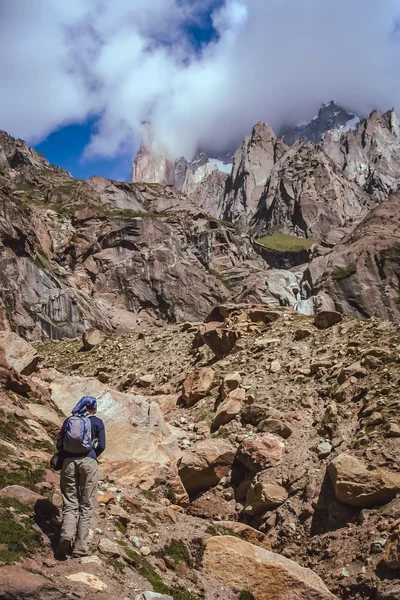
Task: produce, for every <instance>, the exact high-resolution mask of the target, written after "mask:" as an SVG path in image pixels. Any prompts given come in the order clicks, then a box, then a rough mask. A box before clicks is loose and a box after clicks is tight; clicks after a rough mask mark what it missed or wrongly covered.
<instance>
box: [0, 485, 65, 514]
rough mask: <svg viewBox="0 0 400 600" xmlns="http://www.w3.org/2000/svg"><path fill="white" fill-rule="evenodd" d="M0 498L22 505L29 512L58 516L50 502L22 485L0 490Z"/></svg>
mask: <svg viewBox="0 0 400 600" xmlns="http://www.w3.org/2000/svg"><path fill="white" fill-rule="evenodd" d="M0 498H10V499H12V500H16V501H17V502H19V503H20V504H23V505H24V506H26V507H27V508H29V509H30V510H31V511H34V512H36V513H42V514H47V515H49V514H54V515H56V514H58V512H59V511H58V509H57V507H56V506H54V504H53V503H52V502H50V500H48V499H47V498H45V497H44V496H41V495H40V494H37V493H36V492H33V491H32V490H29V489H28V488H25V487H23V486H22V485H9V486H6V487H4V488H3V489H1V490H0Z"/></svg>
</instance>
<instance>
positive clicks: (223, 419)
mask: <svg viewBox="0 0 400 600" xmlns="http://www.w3.org/2000/svg"><path fill="white" fill-rule="evenodd" d="M245 397H246V393H245V391H244V389H242V388H239V389H237V390H234V391H233V392H231V393H230V394H229V395H228V396H227V397H226V398H225V400H224V401H223V402H222V403H221V404H220V405H219V406H218V409H217V413H216V415H215V417H214V421H213V424H212V429H213V430H214V431H216V430H217V429H218V428H219V427H221V426H222V425H227V424H228V423H230V422H231V421H233V419H234V418H235V417H236V416H237V415H239V414H240V411H241V410H242V406H243V402H244V400H245Z"/></svg>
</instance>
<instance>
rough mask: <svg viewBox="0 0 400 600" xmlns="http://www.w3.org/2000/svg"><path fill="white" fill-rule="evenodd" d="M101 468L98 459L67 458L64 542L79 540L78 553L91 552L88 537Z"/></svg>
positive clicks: (63, 486)
mask: <svg viewBox="0 0 400 600" xmlns="http://www.w3.org/2000/svg"><path fill="white" fill-rule="evenodd" d="M97 483H98V465H97V461H96V460H94V458H89V457H85V458H66V459H65V460H64V463H63V467H62V470H61V493H62V497H63V522H62V526H61V538H60V539H61V540H64V539H67V540H70V541H71V542H72V541H73V539H74V538H75V545H74V551H76V552H82V553H86V552H87V551H88V536H89V529H90V524H91V521H92V515H93V510H94V507H95V505H96V499H97Z"/></svg>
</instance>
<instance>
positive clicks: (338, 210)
mask: <svg viewBox="0 0 400 600" xmlns="http://www.w3.org/2000/svg"><path fill="white" fill-rule="evenodd" d="M265 184H266V185H265V190H264V189H263V190H261V191H260V190H258V193H259V195H258V199H259V203H258V205H257V210H255V211H254V213H253V214H254V218H253V222H254V227H255V229H256V231H263V230H269V229H273V230H278V231H281V232H283V233H294V234H295V235H298V236H300V237H307V238H311V239H315V240H320V239H322V238H323V237H324V236H326V235H328V233H329V232H330V231H331V230H332V229H339V228H341V227H345V226H346V225H348V224H353V223H357V222H359V221H360V220H361V219H362V218H363V217H364V216H365V215H366V214H367V213H368V211H369V210H371V208H372V207H373V202H372V201H371V199H370V198H369V196H368V195H367V194H366V193H364V192H363V191H362V190H361V189H360V188H359V187H358V186H357V185H356V184H354V183H351V182H350V181H349V180H348V179H347V177H345V176H344V175H343V172H342V171H341V170H340V169H339V168H338V167H337V165H335V163H334V162H333V161H332V160H331V159H330V158H329V157H328V156H327V155H326V153H325V152H324V150H323V149H322V148H320V147H319V146H315V145H314V144H312V143H311V142H298V143H296V144H295V145H294V146H292V147H291V148H290V149H289V150H288V151H287V152H285V153H284V154H283V156H282V157H281V158H280V159H279V160H278V161H277V162H276V164H275V165H273V168H271V169H270V172H269V177H268V181H265Z"/></svg>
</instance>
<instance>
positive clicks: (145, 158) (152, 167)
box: [132, 130, 174, 185]
mask: <svg viewBox="0 0 400 600" xmlns="http://www.w3.org/2000/svg"><path fill="white" fill-rule="evenodd" d="M154 144H155V142H154V136H153V135H152V132H151V130H149V131H148V135H147V137H146V139H145V140H143V141H142V143H141V145H140V148H139V150H138V152H137V154H136V158H135V160H134V162H133V165H132V181H134V182H144V183H160V184H162V185H173V184H174V163H173V161H171V160H170V159H169V158H168V156H167V154H166V153H165V152H164V153H163V152H162V151H160V150H158V149H154V150H153V146H154Z"/></svg>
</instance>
